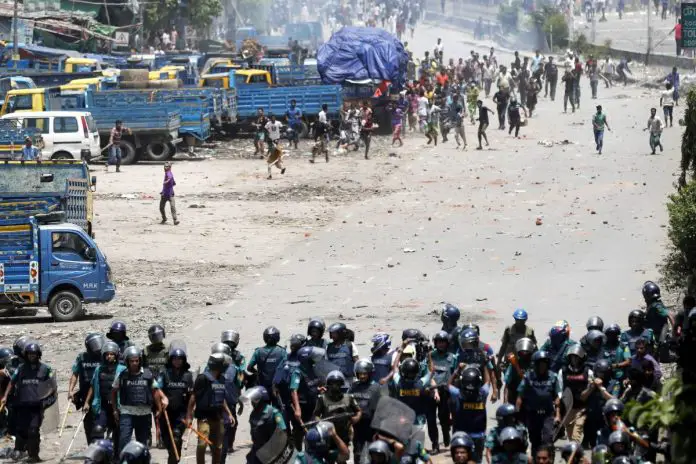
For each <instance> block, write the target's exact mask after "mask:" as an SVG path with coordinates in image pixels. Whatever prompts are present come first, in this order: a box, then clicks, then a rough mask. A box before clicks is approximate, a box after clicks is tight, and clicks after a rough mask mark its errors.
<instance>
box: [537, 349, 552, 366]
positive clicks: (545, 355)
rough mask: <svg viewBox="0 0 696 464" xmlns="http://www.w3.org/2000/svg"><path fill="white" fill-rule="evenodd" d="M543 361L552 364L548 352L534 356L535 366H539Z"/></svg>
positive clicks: (540, 352) (538, 352) (539, 352)
mask: <svg viewBox="0 0 696 464" xmlns="http://www.w3.org/2000/svg"><path fill="white" fill-rule="evenodd" d="M542 361H546V362H547V363H550V362H551V355H550V354H549V352H548V351H543V350H542V351H537V352H535V353H534V354H533V355H532V362H533V363H534V364H539V363H540V362H542Z"/></svg>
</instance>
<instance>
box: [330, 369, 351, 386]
mask: <svg viewBox="0 0 696 464" xmlns="http://www.w3.org/2000/svg"><path fill="white" fill-rule="evenodd" d="M345 384H346V376H345V375H343V373H342V372H341V371H331V372H329V373H328V374H327V375H326V385H327V386H328V385H338V386H340V387H343V386H344V385H345Z"/></svg>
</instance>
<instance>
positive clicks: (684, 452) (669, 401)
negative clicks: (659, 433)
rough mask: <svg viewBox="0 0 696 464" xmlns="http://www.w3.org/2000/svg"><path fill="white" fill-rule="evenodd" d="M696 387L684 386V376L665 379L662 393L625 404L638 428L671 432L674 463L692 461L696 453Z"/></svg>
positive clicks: (686, 463)
mask: <svg viewBox="0 0 696 464" xmlns="http://www.w3.org/2000/svg"><path fill="white" fill-rule="evenodd" d="M695 394H696V386H694V385H685V384H684V383H683V382H682V380H681V377H674V378H671V379H669V380H667V381H666V382H665V384H664V385H663V387H662V394H661V395H659V396H657V397H655V398H654V399H652V400H650V401H648V402H647V403H645V404H640V403H637V402H631V403H628V404H627V405H626V414H627V417H628V420H629V421H630V422H631V423H632V424H634V425H635V426H636V427H637V428H638V429H643V430H657V429H663V430H668V431H669V432H670V442H671V448H672V449H671V451H672V463H673V464H691V463H693V457H694V456H696V440H695V439H694V433H693V430H694V425H695V419H694V417H696V404H695V403H694V395H695Z"/></svg>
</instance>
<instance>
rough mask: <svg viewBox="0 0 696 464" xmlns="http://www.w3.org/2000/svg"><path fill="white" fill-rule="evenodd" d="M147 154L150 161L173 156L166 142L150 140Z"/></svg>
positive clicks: (164, 159) (146, 149) (162, 159)
mask: <svg viewBox="0 0 696 464" xmlns="http://www.w3.org/2000/svg"><path fill="white" fill-rule="evenodd" d="M145 155H147V159H149V160H150V161H166V160H168V159H169V158H171V157H172V152H171V150H170V149H169V144H168V143H166V142H150V143H148V144H147V147H145Z"/></svg>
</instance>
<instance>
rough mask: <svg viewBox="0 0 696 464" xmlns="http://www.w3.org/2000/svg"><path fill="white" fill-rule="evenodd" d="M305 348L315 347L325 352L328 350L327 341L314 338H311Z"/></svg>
mask: <svg viewBox="0 0 696 464" xmlns="http://www.w3.org/2000/svg"><path fill="white" fill-rule="evenodd" d="M305 346H314V347H317V348H321V349H323V350H325V349H326V340H324V339H323V338H319V339H316V340H315V339H313V338H309V339H307V341H306V342H305Z"/></svg>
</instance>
